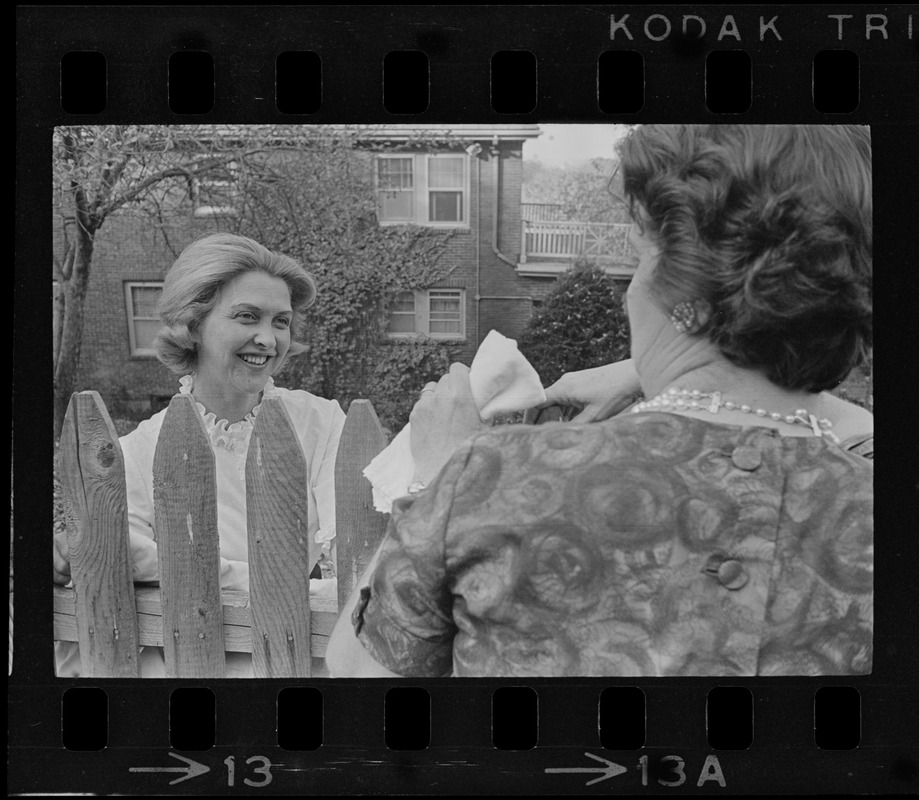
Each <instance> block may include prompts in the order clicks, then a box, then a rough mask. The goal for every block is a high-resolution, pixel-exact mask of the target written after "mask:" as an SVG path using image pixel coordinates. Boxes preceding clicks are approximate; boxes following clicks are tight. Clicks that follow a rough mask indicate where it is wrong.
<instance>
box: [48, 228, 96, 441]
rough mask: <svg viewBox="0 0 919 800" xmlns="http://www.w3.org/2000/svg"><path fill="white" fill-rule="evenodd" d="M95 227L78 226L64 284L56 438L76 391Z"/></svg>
mask: <svg viewBox="0 0 919 800" xmlns="http://www.w3.org/2000/svg"><path fill="white" fill-rule="evenodd" d="M94 237H95V231H87V230H84V229H83V228H80V227H78V229H77V233H76V240H75V242H76V253H75V254H74V259H73V269H72V270H71V273H70V277H69V279H67V280H66V281H65V283H64V285H63V287H62V295H63V304H64V309H63V311H64V313H63V319H62V320H61V323H60V332H59V335H60V344H59V346H58V348H57V352H56V353H55V362H54V438H55V440H57V439H59V438H60V435H61V429H62V428H63V426H64V415H65V414H66V413H67V404H68V403H69V402H70V395H72V394H73V388H74V384H75V383H76V377H77V368H78V367H79V365H80V346H81V344H82V341H83V305H84V301H85V300H86V289H87V287H88V286H89V271H90V267H91V266H92V260H93V245H94V243H95V242H94Z"/></svg>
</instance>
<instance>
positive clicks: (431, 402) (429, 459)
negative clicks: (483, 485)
mask: <svg viewBox="0 0 919 800" xmlns="http://www.w3.org/2000/svg"><path fill="white" fill-rule="evenodd" d="M409 421H410V422H411V436H412V440H411V441H412V457H413V458H414V460H415V476H414V481H417V482H420V483H423V484H425V485H427V484H428V483H430V481H431V480H433V478H434V476H435V475H437V473H438V472H440V470H441V468H442V467H443V465H444V464H446V463H447V461H448V460H449V459H450V456H452V455H453V453H454V452H455V451H456V449H457V447H459V445H460V444H462V443H463V442H464V441H466V439H468V438H469V437H470V436H474V435H475V434H477V433H481V432H482V431H484V430H487V429H488V428H489V427H490V426H489V425H488V423H486V422H482V419H481V418H480V417H479V410H478V408H476V405H475V401H474V400H473V399H472V390H471V389H470V386H469V367H467V366H465V365H464V364H452V365H451V366H450V371H449V372H448V373H447V374H446V375H444V376H443V377H442V378H441V379H440V381H438V382H437V383H434V382H433V381H432V382H431V383H429V384H428V385H427V386H425V387H424V389H422V390H421V397H420V398H419V400H418V402H417V403H415V407H414V408H413V409H412V414H411V416H410V417H409Z"/></svg>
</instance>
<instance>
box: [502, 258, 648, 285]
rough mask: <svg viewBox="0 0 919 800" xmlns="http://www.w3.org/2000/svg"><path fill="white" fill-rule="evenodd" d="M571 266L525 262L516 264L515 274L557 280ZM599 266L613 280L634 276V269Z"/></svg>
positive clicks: (557, 262)
mask: <svg viewBox="0 0 919 800" xmlns="http://www.w3.org/2000/svg"><path fill="white" fill-rule="evenodd" d="M573 266H574V262H573V261H554V262H548V261H527V262H526V263H523V264H518V265H517V267H516V272H517V274H518V275H520V276H522V277H525V278H557V277H558V276H559V275H563V274H564V273H566V272H568V271H569V270H570V269H571V268H572V267H573ZM599 266H600V268H601V269H602V270H603V271H604V272H605V273H606V274H607V275H612V276H613V277H614V278H627V279H629V280H631V278H632V276H633V275H634V274H635V268H634V267H625V266H613V267H609V266H605V265H603V264H600V265H599Z"/></svg>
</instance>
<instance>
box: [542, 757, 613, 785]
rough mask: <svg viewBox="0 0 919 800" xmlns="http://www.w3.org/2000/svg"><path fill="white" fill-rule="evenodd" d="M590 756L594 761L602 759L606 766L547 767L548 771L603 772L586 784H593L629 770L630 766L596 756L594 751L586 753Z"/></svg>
mask: <svg viewBox="0 0 919 800" xmlns="http://www.w3.org/2000/svg"><path fill="white" fill-rule="evenodd" d="M584 755H585V756H587V757H588V758H592V759H593V760H594V761H601V762H603V763H604V764H606V766H605V767H560V768H551V769H547V770H546V772H602V773H603V774H602V775H601V776H600V777H599V778H594V779H593V780H592V781H587V783H586V784H585V785H586V786H591V785H592V784H594V783H600V781H605V780H607V779H608V778H615V777H616V776H617V775H621V774H622V773H623V772H628V771H629V769H628V767H623V766H622V764H617V763H616V762H615V761H607V760H606V759H605V758H600V756H595V755H594V754H593V753H584Z"/></svg>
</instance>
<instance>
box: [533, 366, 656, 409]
mask: <svg viewBox="0 0 919 800" xmlns="http://www.w3.org/2000/svg"><path fill="white" fill-rule="evenodd" d="M640 391H641V384H640V383H639V381H638V373H637V372H636V371H635V365H634V364H633V362H632V359H626V360H625V361H617V362H616V363H615V364H607V365H605V366H602V367H594V368H593V369H584V370H580V371H579V372H566V373H565V374H564V375H562V377H561V378H559V379H558V380H557V381H556V382H555V383H553V384H552V385H551V386H550V387H549V388H547V389H546V405H555V404H557V405H570V406H578V407H580V408H581V413H580V414H578V415H577V416H576V417H574V419H573V420H572V421H573V422H599V421H600V420H604V419H607V418H609V417H612V416H615V415H616V414H618V413H619V412H620V411H622V410H623V409H625V408H627V407H628V406H629V405H630V404H631V403H632V400H633V398H634V396H635V395H636V394H638V393H639V392H640Z"/></svg>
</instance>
